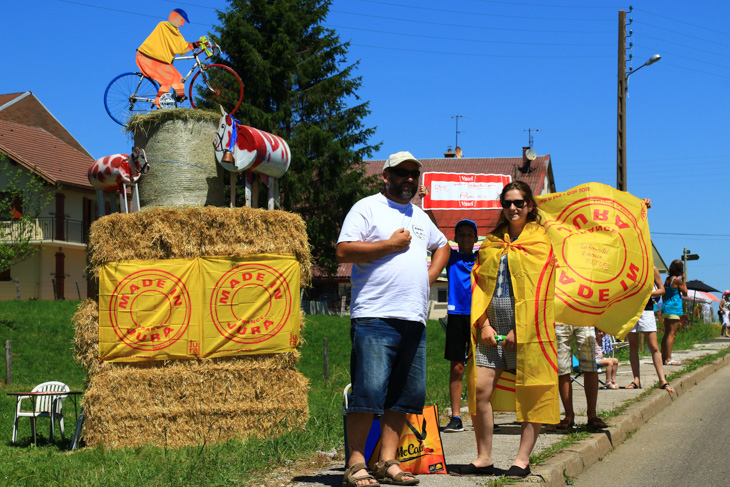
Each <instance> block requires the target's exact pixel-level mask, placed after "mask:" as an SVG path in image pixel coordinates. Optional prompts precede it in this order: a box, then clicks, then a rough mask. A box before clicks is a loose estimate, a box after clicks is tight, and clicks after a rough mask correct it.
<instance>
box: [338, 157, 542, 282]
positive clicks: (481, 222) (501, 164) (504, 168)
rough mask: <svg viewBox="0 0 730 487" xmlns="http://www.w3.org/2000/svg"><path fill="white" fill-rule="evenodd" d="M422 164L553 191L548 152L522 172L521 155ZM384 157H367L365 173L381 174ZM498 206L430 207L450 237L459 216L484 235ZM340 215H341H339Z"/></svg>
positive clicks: (345, 274)
mask: <svg viewBox="0 0 730 487" xmlns="http://www.w3.org/2000/svg"><path fill="white" fill-rule="evenodd" d="M419 160H420V161H421V163H422V164H423V168H422V169H421V173H426V172H450V173H467V174H506V175H509V176H510V177H511V178H512V180H515V175H516V174H517V175H518V176H519V179H520V180H521V181H524V182H526V183H527V184H529V185H530V188H532V192H533V193H534V194H536V195H540V194H545V193H554V192H555V181H554V179H553V171H552V166H551V161H550V155H544V156H537V157H536V158H535V160H533V161H532V163H531V164H530V170H529V172H527V173H522V172H520V171H519V170H518V167H519V166H520V165H521V164H522V157H474V158H466V157H463V158H439V159H419ZM384 163H385V160H374V161H368V162H366V164H367V172H366V175H367V176H373V175H376V174H381V173H382V172H383V164H384ZM411 202H412V203H413V204H415V205H417V206H421V198H419V197H418V196H416V197H414V198H413V200H411ZM499 213H500V210H497V209H488V210H485V209H473V210H472V209H460V210H433V214H434V216H435V217H436V221H437V222H438V227H439V229H440V230H441V231H442V232H443V233H444V235H446V238H448V239H449V240H453V238H454V226H455V225H456V223H457V222H458V221H459V220H463V219H465V218H468V219H469V220H473V221H474V222H475V223H476V224H477V228H478V229H479V235H480V236H484V235H486V234H487V233H489V232H490V231H491V230H493V229H494V226H495V225H496V223H497V219H498V218H499ZM343 219H344V215H343ZM351 273H352V264H340V265H339V266H338V268H337V275H336V276H335V277H336V278H339V279H349V277H350V275H351Z"/></svg>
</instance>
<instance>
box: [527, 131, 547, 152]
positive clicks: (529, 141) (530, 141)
mask: <svg viewBox="0 0 730 487" xmlns="http://www.w3.org/2000/svg"><path fill="white" fill-rule="evenodd" d="M523 132H527V145H528V147H529V148H530V149H532V145H533V143H534V142H535V141H534V138H533V137H532V132H542V130H540V129H525V130H523Z"/></svg>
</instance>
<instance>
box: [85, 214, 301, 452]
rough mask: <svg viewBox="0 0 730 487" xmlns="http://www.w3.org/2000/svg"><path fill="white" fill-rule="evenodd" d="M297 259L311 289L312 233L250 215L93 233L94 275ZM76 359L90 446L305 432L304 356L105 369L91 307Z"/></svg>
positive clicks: (126, 220) (127, 224)
mask: <svg viewBox="0 0 730 487" xmlns="http://www.w3.org/2000/svg"><path fill="white" fill-rule="evenodd" d="M260 253H286V254H294V255H295V257H296V259H297V261H298V262H299V264H300V269H301V283H302V286H306V285H308V284H309V282H310V281H311V267H312V265H311V252H310V248H309V244H308V242H307V235H306V226H305V224H304V221H303V220H302V219H301V217H299V216H298V215H295V214H292V213H287V212H284V211H267V210H262V209H252V208H234V209H230V208H216V207H192V208H184V209H173V208H160V207H155V208H149V209H144V211H140V212H136V213H130V214H122V213H116V214H112V215H109V216H106V217H104V218H101V219H99V220H97V221H96V222H94V224H93V225H92V226H91V230H90V237H89V245H88V251H87V256H88V262H89V270H90V272H91V273H92V274H93V275H94V277H95V278H97V279H98V276H99V267H101V266H103V265H105V264H107V263H111V262H119V261H125V260H152V259H178V258H194V257H202V256H232V257H241V256H247V255H252V254H260ZM73 321H74V326H75V347H74V348H75V355H76V358H77V360H78V361H79V362H80V363H82V364H83V365H84V366H85V367H86V369H87V370H88V373H89V382H88V387H87V389H86V392H85V394H84V397H83V407H84V414H85V417H86V419H85V422H84V439H85V441H86V444H87V445H89V446H94V445H103V446H105V447H108V448H126V447H134V446H138V445H143V444H151V445H158V446H167V447H179V446H183V445H202V444H203V443H207V442H215V441H223V440H226V439H229V438H232V437H246V436H252V435H253V436H271V435H276V434H279V433H281V432H283V431H287V430H291V429H294V428H300V427H302V426H304V424H305V423H306V422H307V420H308V418H309V410H308V405H307V394H308V382H307V379H306V378H305V377H304V376H303V375H302V374H300V373H299V372H298V371H297V370H296V369H295V365H296V363H297V361H298V359H299V355H300V354H299V352H298V351H294V352H290V353H281V354H270V355H247V356H237V357H227V358H219V359H209V360H204V361H200V362H199V361H196V360H170V361H151V362H137V363H107V362H104V363H100V362H99V360H98V356H99V307H98V304H97V302H96V301H94V300H86V301H84V302H83V303H82V304H81V306H80V307H79V309H78V311H77V312H76V314H75V315H74V318H73Z"/></svg>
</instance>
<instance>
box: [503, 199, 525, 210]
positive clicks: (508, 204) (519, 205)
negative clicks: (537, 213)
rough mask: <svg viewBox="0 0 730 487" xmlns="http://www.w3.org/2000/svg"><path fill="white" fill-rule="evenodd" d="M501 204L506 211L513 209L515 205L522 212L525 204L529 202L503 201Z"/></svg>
mask: <svg viewBox="0 0 730 487" xmlns="http://www.w3.org/2000/svg"><path fill="white" fill-rule="evenodd" d="M501 203H502V208H504V209H505V210H506V209H509V208H511V207H512V205H513V204H514V205H515V206H516V207H517V209H519V210H521V209H522V208H524V207H525V203H527V202H526V201H525V200H502V201H501Z"/></svg>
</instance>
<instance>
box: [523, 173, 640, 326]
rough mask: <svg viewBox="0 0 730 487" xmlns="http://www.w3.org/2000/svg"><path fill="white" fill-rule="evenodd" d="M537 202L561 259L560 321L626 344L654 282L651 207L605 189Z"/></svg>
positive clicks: (581, 189)
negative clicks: (649, 217)
mask: <svg viewBox="0 0 730 487" xmlns="http://www.w3.org/2000/svg"><path fill="white" fill-rule="evenodd" d="M535 200H536V201H537V204H538V208H539V211H540V214H541V215H542V217H543V224H544V225H545V228H546V229H547V231H548V236H549V237H550V240H551V241H552V243H553V247H554V249H555V255H556V257H557V264H558V265H557V269H556V279H555V321H556V322H560V323H567V324H569V325H576V326H596V327H598V328H599V329H601V330H603V331H605V332H606V333H610V334H612V335H616V336H617V337H619V338H620V339H623V338H624V337H625V336H626V335H627V334H628V333H629V332H630V331H631V329H632V328H633V327H634V325H635V324H636V322H637V321H638V319H639V317H640V316H641V313H642V311H643V310H644V306H645V305H646V302H647V300H648V299H649V295H650V294H651V290H652V285H653V282H654V270H653V265H654V263H653V254H652V248H651V237H650V235H649V222H648V220H647V211H646V210H647V208H646V205H644V203H643V201H642V200H640V199H639V198H636V197H635V196H632V195H630V194H629V193H626V192H623V191H618V190H616V189H614V188H612V187H610V186H606V185H604V184H599V183H587V184H582V185H580V186H576V187H575V188H573V189H570V190H568V191H565V192H562V193H552V194H546V195H542V196H536V197H535Z"/></svg>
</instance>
